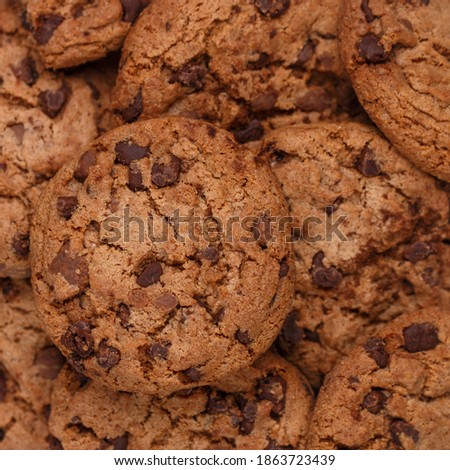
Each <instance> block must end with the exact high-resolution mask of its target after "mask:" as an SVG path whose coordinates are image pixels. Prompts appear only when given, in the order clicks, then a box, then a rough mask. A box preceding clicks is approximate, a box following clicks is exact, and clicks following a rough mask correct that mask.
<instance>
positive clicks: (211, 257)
mask: <svg viewBox="0 0 450 470" xmlns="http://www.w3.org/2000/svg"><path fill="white" fill-rule="evenodd" d="M195 256H196V258H197V259H206V260H207V261H211V263H217V261H219V250H218V249H217V248H216V247H214V246H207V247H206V248H203V249H202V250H199V251H197V253H196V254H195Z"/></svg>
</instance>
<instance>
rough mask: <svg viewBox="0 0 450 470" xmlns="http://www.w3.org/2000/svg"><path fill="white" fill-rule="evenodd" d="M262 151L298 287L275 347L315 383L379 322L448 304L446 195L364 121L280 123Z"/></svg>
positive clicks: (430, 178) (380, 323)
mask: <svg viewBox="0 0 450 470" xmlns="http://www.w3.org/2000/svg"><path fill="white" fill-rule="evenodd" d="M264 156H265V158H267V159H268V160H269V161H270V162H271V167H272V170H273V171H274V173H275V175H276V176H277V178H278V180H279V181H280V183H281V185H282V189H283V192H284V194H285V196H286V198H287V201H288V204H289V207H290V212H291V215H292V217H293V219H294V221H293V224H294V235H293V246H294V252H295V264H296V275H297V276H296V278H297V279H296V294H295V299H294V309H293V310H292V312H291V313H290V314H289V316H288V318H287V320H286V323H285V325H284V327H283V330H282V332H281V335H280V338H279V341H278V346H279V347H280V348H281V350H282V351H283V354H285V355H286V356H287V357H288V358H289V359H290V360H292V361H293V362H294V363H295V364H297V365H298V366H299V367H300V368H301V369H302V370H303V371H304V373H305V374H306V376H307V377H308V378H309V380H310V381H311V383H312V385H313V386H314V387H315V388H318V387H319V386H320V383H321V380H322V378H323V376H324V374H326V373H327V372H329V371H330V370H331V368H332V367H333V365H334V364H335V363H336V361H337V360H338V359H339V358H340V357H341V356H342V355H343V354H345V353H347V352H348V351H349V350H350V349H351V347H352V346H353V345H354V344H355V342H360V341H362V340H363V339H364V337H367V336H368V335H370V334H371V332H373V331H374V330H376V329H377V328H379V327H380V325H382V324H383V323H385V322H386V321H389V320H391V319H392V318H394V317H396V316H398V315H400V314H401V313H403V312H404V311H406V310H412V309H418V308H422V307H426V306H432V305H446V304H447V305H448V303H449V302H450V285H449V282H450V279H449V276H448V267H447V266H448V265H449V262H450V246H449V241H448V220H449V219H448V217H449V201H448V195H447V193H446V192H445V191H444V190H443V189H442V188H441V185H440V184H439V183H438V182H437V180H435V179H434V178H433V177H431V176H429V175H427V174H425V173H423V172H422V171H420V170H418V169H417V168H416V167H414V166H413V165H412V164H411V163H410V162H409V161H408V160H406V159H404V158H402V157H401V156H400V155H399V154H398V152H397V151H396V150H395V149H394V148H393V146H392V145H391V144H390V143H389V142H388V141H387V140H386V139H384V138H383V137H382V136H381V135H380V134H379V132H378V131H377V129H376V128H375V127H369V126H365V125H362V124H357V123H356V124H355V123H342V124H319V125H310V126H303V127H302V126H297V127H295V126H293V127H289V128H286V129H281V130H278V131H275V132H273V133H272V134H271V135H269V136H268V137H267V139H266V141H265V154H264Z"/></svg>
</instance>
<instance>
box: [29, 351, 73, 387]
mask: <svg viewBox="0 0 450 470" xmlns="http://www.w3.org/2000/svg"><path fill="white" fill-rule="evenodd" d="M65 362H66V359H65V357H64V356H63V355H62V354H61V352H60V351H59V349H58V348H57V347H56V346H49V347H47V348H45V349H43V350H41V351H39V352H38V354H37V355H36V357H35V358H34V364H35V365H37V366H39V375H40V376H41V377H42V378H44V379H48V380H53V379H56V377H58V374H59V371H60V370H61V369H62V367H63V366H64V364H65Z"/></svg>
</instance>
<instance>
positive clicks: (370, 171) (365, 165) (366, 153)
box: [356, 145, 381, 178]
mask: <svg viewBox="0 0 450 470" xmlns="http://www.w3.org/2000/svg"><path fill="white" fill-rule="evenodd" d="M356 168H357V170H358V171H359V172H360V173H361V174H362V175H364V176H367V177H369V178H371V177H374V176H378V175H379V174H380V173H381V169H380V165H379V164H378V162H377V159H376V156H375V152H374V151H373V150H372V149H371V148H370V147H369V146H368V145H365V147H364V148H363V149H362V151H361V153H360V154H359V157H358V159H357V161H356Z"/></svg>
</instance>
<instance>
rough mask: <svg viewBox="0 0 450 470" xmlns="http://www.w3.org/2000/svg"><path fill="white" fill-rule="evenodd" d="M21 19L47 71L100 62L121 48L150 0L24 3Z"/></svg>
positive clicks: (35, 0) (27, 0)
mask: <svg viewBox="0 0 450 470" xmlns="http://www.w3.org/2000/svg"><path fill="white" fill-rule="evenodd" d="M21 3H22V11H21V18H22V22H23V25H24V27H25V28H26V29H28V30H29V31H30V34H31V36H32V37H33V39H34V41H35V43H36V44H37V46H38V49H39V52H40V54H41V56H42V59H43V61H44V63H45V66H46V67H47V68H52V69H60V68H64V67H73V66H74V65H80V64H84V63H85V62H90V61H93V60H97V59H100V58H102V57H104V56H106V54H107V53H108V52H110V51H115V50H117V49H119V48H120V47H121V45H122V42H123V39H124V38H125V36H126V34H127V33H128V30H129V29H130V27H131V25H132V24H133V22H134V21H135V20H136V18H137V17H138V16H139V13H140V12H141V11H142V9H143V8H145V7H146V6H147V5H148V3H149V0H68V1H64V2H61V1H60V0H22V2H21Z"/></svg>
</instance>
